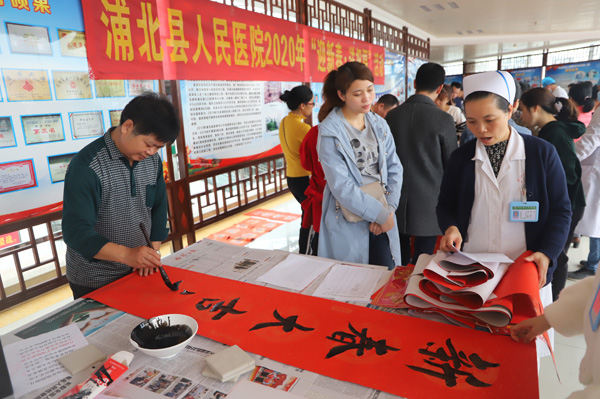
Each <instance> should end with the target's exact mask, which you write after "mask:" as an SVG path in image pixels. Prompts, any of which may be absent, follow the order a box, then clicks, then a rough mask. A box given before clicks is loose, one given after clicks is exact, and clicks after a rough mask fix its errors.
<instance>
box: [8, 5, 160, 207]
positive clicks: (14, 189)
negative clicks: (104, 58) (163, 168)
mask: <svg viewBox="0 0 600 399" xmlns="http://www.w3.org/2000/svg"><path fill="white" fill-rule="evenodd" d="M46 3H47V4H45V3H44V5H43V6H41V5H39V4H38V6H34V3H33V2H32V1H22V2H3V4H0V204H1V205H0V209H1V210H0V214H2V215H6V214H11V213H16V212H22V211H24V210H30V209H35V208H38V207H41V206H45V205H48V204H53V203H58V202H61V201H62V195H63V184H62V182H63V181H64V179H65V174H66V170H67V167H68V165H69V162H70V161H71V159H72V158H73V156H74V155H75V154H76V153H77V152H78V151H79V150H81V149H82V148H83V147H85V146H86V145H87V144H89V143H91V142H92V141H94V140H96V139H98V138H99V137H101V136H102V135H103V134H104V133H105V132H106V131H107V130H108V129H109V128H110V127H111V126H116V125H118V124H119V121H120V117H121V111H122V109H123V107H124V106H125V105H126V104H127V103H128V102H129V101H130V100H131V99H132V98H133V97H135V96H137V95H139V94H141V93H143V92H144V91H157V90H158V81H155V80H90V78H89V75H88V61H87V57H86V36H85V27H84V21H83V13H82V9H81V1H80V0H49V1H48V2H46ZM36 4H37V3H36ZM40 4H41V3H40ZM161 155H164V154H161Z"/></svg>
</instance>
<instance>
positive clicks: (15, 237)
mask: <svg viewBox="0 0 600 399" xmlns="http://www.w3.org/2000/svg"><path fill="white" fill-rule="evenodd" d="M20 243H21V237H20V236H19V232H18V231H13V232H12V233H8V234H2V235H0V249H2V248H6V247H10V246H12V245H15V244H20Z"/></svg>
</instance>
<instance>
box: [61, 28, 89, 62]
mask: <svg viewBox="0 0 600 399" xmlns="http://www.w3.org/2000/svg"><path fill="white" fill-rule="evenodd" d="M58 43H59V45H60V54H61V55H63V56H65V57H86V56H87V52H86V50H85V32H80V31H77V30H68V29H59V30H58Z"/></svg>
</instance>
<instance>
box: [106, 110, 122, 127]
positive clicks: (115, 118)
mask: <svg viewBox="0 0 600 399" xmlns="http://www.w3.org/2000/svg"><path fill="white" fill-rule="evenodd" d="M122 112H123V110H122V109H113V110H111V111H108V114H109V116H110V126H111V127H112V126H119V125H120V124H121V113H122Z"/></svg>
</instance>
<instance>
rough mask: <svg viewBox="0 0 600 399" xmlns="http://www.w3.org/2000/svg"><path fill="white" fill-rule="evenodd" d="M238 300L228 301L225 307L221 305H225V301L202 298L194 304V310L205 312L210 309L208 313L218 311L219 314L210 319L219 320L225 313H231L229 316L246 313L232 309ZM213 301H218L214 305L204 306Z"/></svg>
mask: <svg viewBox="0 0 600 399" xmlns="http://www.w3.org/2000/svg"><path fill="white" fill-rule="evenodd" d="M239 299H240V298H235V299H232V300H231V301H229V303H228V304H227V305H223V304H224V303H225V301H219V298H202V300H201V301H200V302H198V303H197V304H196V309H198V310H207V309H209V308H210V310H209V312H217V311H218V312H219V313H218V314H216V315H214V316H213V317H212V319H213V320H221V318H222V317H223V316H225V315H226V314H227V313H231V314H242V313H246V311H245V310H237V309H234V307H235V304H236V303H237V301H239ZM215 301H219V302H217V303H214V304H208V305H205V304H204V303H205V302H215Z"/></svg>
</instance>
